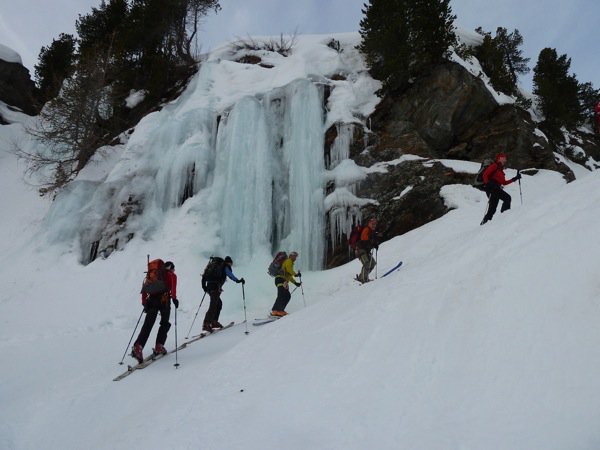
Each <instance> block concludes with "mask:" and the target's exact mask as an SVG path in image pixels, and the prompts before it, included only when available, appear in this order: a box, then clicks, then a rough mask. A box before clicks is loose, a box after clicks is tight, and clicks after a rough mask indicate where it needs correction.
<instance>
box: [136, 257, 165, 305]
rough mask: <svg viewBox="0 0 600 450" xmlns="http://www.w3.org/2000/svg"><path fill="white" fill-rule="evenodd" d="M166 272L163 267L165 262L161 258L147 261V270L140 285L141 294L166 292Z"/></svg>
mask: <svg viewBox="0 0 600 450" xmlns="http://www.w3.org/2000/svg"><path fill="white" fill-rule="evenodd" d="M148 259H150V258H148ZM166 273H167V269H165V263H164V261H163V260H162V259H153V260H152V261H148V271H147V272H146V278H145V279H144V284H143V285H142V294H148V295H150V296H152V295H158V294H164V293H165V292H168V290H169V288H168V287H167V283H166Z"/></svg>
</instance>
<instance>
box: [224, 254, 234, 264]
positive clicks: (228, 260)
mask: <svg viewBox="0 0 600 450" xmlns="http://www.w3.org/2000/svg"><path fill="white" fill-rule="evenodd" d="M225 262H226V263H227V264H233V260H232V259H231V256H226V257H225Z"/></svg>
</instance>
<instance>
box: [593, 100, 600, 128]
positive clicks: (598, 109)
mask: <svg viewBox="0 0 600 450" xmlns="http://www.w3.org/2000/svg"><path fill="white" fill-rule="evenodd" d="M594 117H595V118H596V131H597V132H598V133H600V101H599V102H598V103H596V106H595V107H594Z"/></svg>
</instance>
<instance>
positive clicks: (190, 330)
mask: <svg viewBox="0 0 600 450" xmlns="http://www.w3.org/2000/svg"><path fill="white" fill-rule="evenodd" d="M204 297H206V291H204V295H203V296H202V300H200V305H198V310H197V311H196V315H195V316H194V320H192V324H191V325H190V329H189V330H188V333H187V336H186V337H185V338H186V339H188V338H189V337H190V333H191V332H192V328H193V326H194V322H196V317H198V313H199V312H200V308H201V307H202V302H203V301H204Z"/></svg>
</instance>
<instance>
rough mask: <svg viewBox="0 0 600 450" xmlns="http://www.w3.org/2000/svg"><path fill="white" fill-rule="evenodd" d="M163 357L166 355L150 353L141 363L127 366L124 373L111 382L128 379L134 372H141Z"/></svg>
mask: <svg viewBox="0 0 600 450" xmlns="http://www.w3.org/2000/svg"><path fill="white" fill-rule="evenodd" d="M163 356H166V355H164V354H159V355H155V354H154V353H152V354H150V356H146V357H145V358H144V360H143V361H142V362H141V363H137V364H136V365H134V366H129V365H128V366H127V370H126V371H125V372H123V373H122V374H121V375H119V376H117V377H116V378H113V381H119V380H122V379H123V378H125V377H128V376H129V375H131V374H132V373H133V372H135V371H136V370H141V369H144V368H146V367H148V366H149V365H150V364H152V363H153V362H154V361H158V360H159V359H161V358H162V357H163Z"/></svg>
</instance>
